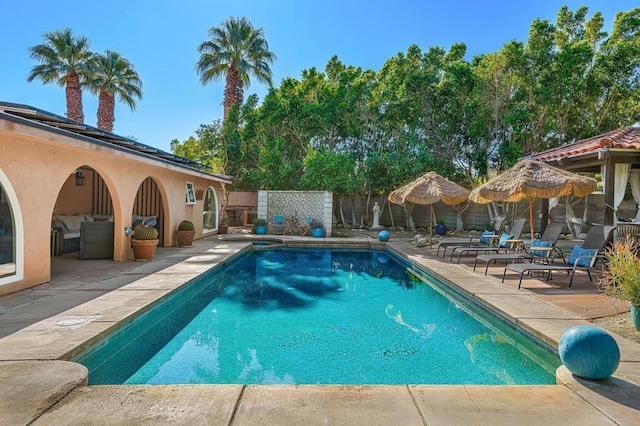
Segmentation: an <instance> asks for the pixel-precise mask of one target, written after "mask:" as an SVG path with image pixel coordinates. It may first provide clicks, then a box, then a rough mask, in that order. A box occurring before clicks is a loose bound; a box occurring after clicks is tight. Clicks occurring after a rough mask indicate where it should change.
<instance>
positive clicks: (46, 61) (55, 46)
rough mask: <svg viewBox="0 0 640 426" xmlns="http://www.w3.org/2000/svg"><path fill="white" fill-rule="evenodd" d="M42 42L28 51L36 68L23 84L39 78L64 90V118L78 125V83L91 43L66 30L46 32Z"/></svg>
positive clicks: (81, 111)
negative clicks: (65, 98)
mask: <svg viewBox="0 0 640 426" xmlns="http://www.w3.org/2000/svg"><path fill="white" fill-rule="evenodd" d="M43 38H44V40H45V43H44V44H39V45H37V46H32V47H30V48H29V53H30V55H31V59H35V60H36V61H38V62H40V64H39V65H36V66H34V67H33V68H31V73H29V76H28V77H27V81H29V82H31V81H33V80H34V79H36V78H39V79H40V80H42V82H43V83H44V84H49V83H55V84H57V85H58V86H60V87H64V88H65V92H66V97H67V117H68V118H70V119H71V120H75V121H79V122H81V123H82V122H83V121H84V112H83V110H82V83H83V79H84V77H85V76H86V74H87V66H88V62H89V59H90V58H91V51H90V50H89V47H90V46H91V42H90V41H89V39H87V38H86V37H84V36H79V37H76V36H74V35H73V32H72V30H71V29H70V28H66V29H64V30H61V31H60V30H57V31H51V32H46V33H44V36H43Z"/></svg>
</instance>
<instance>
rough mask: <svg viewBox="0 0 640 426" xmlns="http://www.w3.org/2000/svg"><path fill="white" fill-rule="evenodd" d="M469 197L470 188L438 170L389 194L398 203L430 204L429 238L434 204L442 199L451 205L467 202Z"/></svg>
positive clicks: (390, 198)
mask: <svg viewBox="0 0 640 426" xmlns="http://www.w3.org/2000/svg"><path fill="white" fill-rule="evenodd" d="M468 197H469V190H468V189H466V188H464V187H462V186H460V185H458V184H457V183H454V182H451V181H450V180H449V179H447V178H444V177H442V176H440V175H439V174H437V173H436V172H428V173H425V174H424V175H422V176H420V177H419V178H417V179H416V180H414V181H413V182H411V183H408V184H406V185H405V186H402V187H400V188H398V189H396V190H394V191H393V192H391V194H389V201H391V202H392V203H396V204H404V203H405V202H407V201H408V202H410V203H414V204H424V205H427V204H428V205H429V206H430V212H429V239H431V236H432V229H431V228H432V219H433V216H434V213H433V205H434V204H435V203H437V202H438V201H442V202H443V203H445V204H448V205H450V206H455V205H456V204H460V203H463V202H465V201H466V200H467V199H468Z"/></svg>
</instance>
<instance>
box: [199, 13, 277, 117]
mask: <svg viewBox="0 0 640 426" xmlns="http://www.w3.org/2000/svg"><path fill="white" fill-rule="evenodd" d="M198 53H200V59H199V60H198V62H197V63H196V66H195V68H196V72H197V73H198V74H200V82H201V83H202V84H203V85H205V84H207V83H209V82H211V81H218V80H221V79H222V78H223V77H224V78H226V85H225V88H224V100H223V102H222V105H223V106H224V118H225V119H226V118H227V115H228V113H229V109H230V108H231V106H232V105H238V106H240V105H242V102H243V97H244V87H245V86H247V87H248V86H249V74H253V75H255V77H256V78H257V79H258V81H260V82H261V83H267V84H268V85H269V86H271V85H272V81H271V68H269V66H270V65H271V64H272V63H273V61H274V60H275V59H276V55H275V54H274V53H273V52H270V51H269V44H268V43H267V40H266V39H265V38H264V31H263V30H262V28H260V29H256V28H254V27H253V25H252V24H251V22H249V20H248V19H247V18H229V19H227V20H226V21H224V22H223V23H222V25H221V26H219V27H211V28H210V29H209V40H207V41H205V42H203V43H202V44H200V46H199V47H198Z"/></svg>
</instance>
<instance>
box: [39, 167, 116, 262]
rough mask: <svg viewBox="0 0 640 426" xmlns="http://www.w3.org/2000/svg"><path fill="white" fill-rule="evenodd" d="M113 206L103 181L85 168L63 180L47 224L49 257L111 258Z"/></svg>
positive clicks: (89, 168)
mask: <svg viewBox="0 0 640 426" xmlns="http://www.w3.org/2000/svg"><path fill="white" fill-rule="evenodd" d="M113 233H114V224H113V203H112V201H111V195H110V193H109V189H108V188H107V185H106V183H105V181H104V180H103V179H102V177H101V176H100V174H99V173H98V172H96V171H95V170H94V169H92V168H91V167H89V166H86V165H85V166H82V167H79V168H78V169H76V170H74V171H73V172H72V173H71V174H70V175H69V176H68V177H67V179H66V180H65V182H64V184H63V185H62V188H61V189H60V192H59V194H58V198H57V200H56V204H55V206H54V209H53V214H52V221H51V254H52V256H63V255H67V256H69V257H75V256H77V257H78V258H79V259H113V239H114V235H113Z"/></svg>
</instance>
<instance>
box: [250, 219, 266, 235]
mask: <svg viewBox="0 0 640 426" xmlns="http://www.w3.org/2000/svg"><path fill="white" fill-rule="evenodd" d="M253 228H254V230H255V233H256V234H257V235H264V234H266V233H267V219H263V218H261V217H259V218H257V219H255V220H254V221H253Z"/></svg>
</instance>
